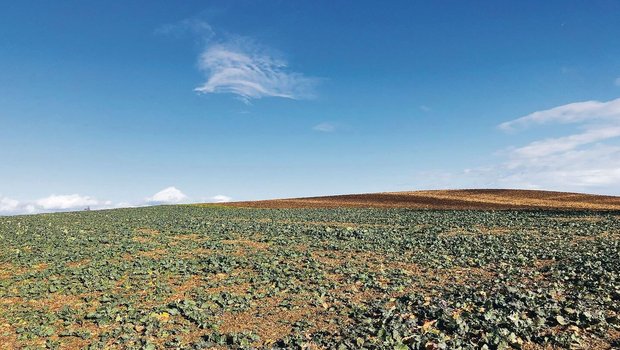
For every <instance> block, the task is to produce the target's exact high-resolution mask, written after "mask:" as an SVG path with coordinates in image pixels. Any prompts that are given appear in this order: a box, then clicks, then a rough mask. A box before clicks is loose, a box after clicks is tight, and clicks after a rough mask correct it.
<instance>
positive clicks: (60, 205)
mask: <svg viewBox="0 0 620 350" xmlns="http://www.w3.org/2000/svg"><path fill="white" fill-rule="evenodd" d="M87 207H88V208H91V209H107V208H113V207H117V206H115V205H113V204H112V202H111V201H100V200H97V199H95V198H93V197H89V196H82V195H79V194H69V195H55V194H53V195H51V196H48V197H44V198H40V199H37V200H34V201H18V200H15V199H11V198H7V197H0V215H14V214H35V213H44V212H56V211H74V210H83V209H85V208H87Z"/></svg>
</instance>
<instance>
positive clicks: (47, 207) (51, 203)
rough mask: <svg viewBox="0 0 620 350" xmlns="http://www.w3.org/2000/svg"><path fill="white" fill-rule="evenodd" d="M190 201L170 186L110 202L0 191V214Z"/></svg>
mask: <svg viewBox="0 0 620 350" xmlns="http://www.w3.org/2000/svg"><path fill="white" fill-rule="evenodd" d="M231 200H232V198H231V197H229V196H225V195H222V194H218V195H215V196H213V197H209V198H208V199H205V201H210V202H216V203H223V202H229V201H231ZM191 202H194V201H192V199H191V198H190V197H189V196H187V195H186V194H185V193H183V192H182V191H181V190H179V189H178V188H176V187H174V186H170V187H166V188H164V189H163V190H161V191H159V192H157V193H155V194H154V195H152V196H150V197H147V198H144V199H142V200H138V201H134V202H117V203H115V202H112V201H109V200H107V201H103V200H99V199H97V198H94V197H91V196H83V195H79V194H69V195H56V194H53V195H50V196H47V197H43V198H39V199H36V200H32V201H19V200H16V199H13V198H9V197H5V196H2V195H0V216H2V215H19V214H37V213H52V212H61V211H79V210H84V209H86V208H89V209H93V210H98V209H114V208H128V207H143V206H151V205H162V204H184V203H191Z"/></svg>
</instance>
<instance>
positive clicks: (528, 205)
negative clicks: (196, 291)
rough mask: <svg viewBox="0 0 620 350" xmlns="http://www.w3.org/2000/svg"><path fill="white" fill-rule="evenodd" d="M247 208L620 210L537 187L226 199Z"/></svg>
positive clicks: (619, 205) (605, 201)
mask: <svg viewBox="0 0 620 350" xmlns="http://www.w3.org/2000/svg"><path fill="white" fill-rule="evenodd" d="M224 205H226V206H231V207H246V208H340V207H350V208H412V209H444V210H514V209H552V210H620V197H617V196H601V195H592V194H583V193H568V192H553V191H535V190H505V189H497V190H495V189H492V190H491V189H483V190H477V189H472V190H435V191H412V192H382V193H368V194H349V195H338V196H325V197H307V198H291V199H273V200H262V201H253V202H231V203H225V204H224Z"/></svg>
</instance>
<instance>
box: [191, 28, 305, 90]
mask: <svg viewBox="0 0 620 350" xmlns="http://www.w3.org/2000/svg"><path fill="white" fill-rule="evenodd" d="M199 68H200V69H201V70H202V71H203V72H205V74H206V76H207V81H206V82H205V83H204V84H202V85H201V86H199V87H197V88H196V89H195V90H196V91H197V92H200V93H205V94H206V93H232V94H235V95H237V96H239V97H240V98H241V99H242V100H243V101H245V102H249V100H251V99H259V98H263V97H283V98H290V99H306V98H311V97H312V96H313V93H312V91H313V88H314V86H315V85H316V83H317V79H315V78H310V77H306V76H304V75H303V74H301V73H295V72H290V71H289V69H288V66H287V62H286V61H284V60H282V59H278V58H276V57H274V56H273V55H272V54H270V53H269V52H268V50H266V49H264V48H260V47H258V46H257V45H256V44H254V43H252V42H251V41H250V40H247V39H237V40H233V41H229V42H226V43H217V44H212V45H208V46H207V48H206V49H205V50H204V51H203V53H202V55H201V56H200V60H199Z"/></svg>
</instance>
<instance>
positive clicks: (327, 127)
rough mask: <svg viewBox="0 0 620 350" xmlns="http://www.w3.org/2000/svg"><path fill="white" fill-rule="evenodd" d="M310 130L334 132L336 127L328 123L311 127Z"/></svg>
mask: <svg viewBox="0 0 620 350" xmlns="http://www.w3.org/2000/svg"><path fill="white" fill-rule="evenodd" d="M312 130H315V131H320V132H334V131H336V125H335V124H334V123H330V122H323V123H319V124H317V125H315V126H313V127H312Z"/></svg>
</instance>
